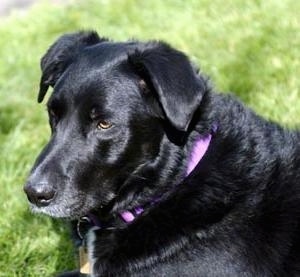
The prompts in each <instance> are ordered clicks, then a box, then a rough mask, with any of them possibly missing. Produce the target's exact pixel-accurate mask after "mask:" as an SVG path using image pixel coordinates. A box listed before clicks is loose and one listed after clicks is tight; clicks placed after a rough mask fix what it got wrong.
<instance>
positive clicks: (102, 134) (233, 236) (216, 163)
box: [25, 32, 300, 277]
mask: <svg viewBox="0 0 300 277" xmlns="http://www.w3.org/2000/svg"><path fill="white" fill-rule="evenodd" d="M42 71H43V74H42V79H41V89H40V93H39V97H38V101H39V102H41V101H42V100H43V98H44V96H45V94H46V92H47V89H48V87H49V86H53V87H54V92H53V93H52V95H51V97H50V99H49V101H48V104H47V105H48V109H49V117H50V125H51V128H52V136H51V139H50V141H49V143H48V145H47V146H46V147H45V149H44V150H43V151H42V153H41V154H40V156H39V158H38V159H37V161H36V163H35V166H34V167H33V169H32V172H31V175H30V177H29V179H28V183H27V184H26V186H25V191H26V192H27V194H28V197H29V199H30V200H31V201H32V202H33V203H36V202H35V201H38V200H36V199H34V196H32V195H31V193H32V190H33V191H34V190H37V189H36V188H39V189H40V190H44V191H46V192H47V193H48V194H49V191H50V192H51V193H53V195H54V196H53V195H51V197H49V195H48V194H46V196H47V197H48V198H49V199H50V198H51V199H50V200H49V199H44V200H47V201H44V204H43V205H35V204H32V208H33V210H35V211H38V212H43V213H46V214H48V215H51V216H54V217H64V218H70V219H77V218H79V217H80V216H83V215H86V214H87V213H89V212H93V213H96V214H97V215H98V216H99V218H100V219H101V220H103V221H109V222H110V224H112V225H113V226H114V227H116V229H115V230H105V229H103V230H96V231H91V232H94V233H95V236H96V239H95V241H94V245H93V246H94V249H93V256H94V259H95V264H94V266H93V273H94V275H93V276H205V277H206V276H230V277H233V276H300V251H299V247H300V240H299V239H300V228H299V227H300V226H299V216H300V184H299V183H300V143H299V141H300V135H299V132H296V131H289V130H285V129H284V128H282V127H280V126H278V125H277V124H275V123H272V122H268V121H266V120H264V119H262V118H261V117H259V116H257V115H256V114H255V113H254V112H253V111H251V110H250V109H248V108H246V107H245V106H244V105H243V104H241V103H240V102H239V101H238V100H236V99H235V98H234V97H233V96H231V95H224V94H218V93H215V92H213V91H212V90H211V88H210V86H209V85H208V82H207V80H206V79H205V78H204V77H203V76H202V75H201V74H199V73H198V72H197V70H196V69H195V68H194V67H193V66H192V65H191V63H190V62H189V60H188V58H187V57H186V56H185V55H184V54H183V53H181V52H179V51H177V50H175V49H173V48H171V47H170V46H168V45H167V44H165V43H162V42H155V41H153V42H148V43H141V42H137V41H131V42H124V43H116V42H111V41H109V40H106V39H103V38H99V37H98V35H97V34H96V33H95V32H79V33H75V34H68V35H64V36H62V37H61V38H59V40H57V41H56V42H55V43H54V45H52V46H51V48H50V49H49V50H48V52H47V53H46V55H45V56H44V57H43V59H42ZM283 93H284V92H283ZM103 120H105V121H106V122H108V123H111V124H112V125H111V127H110V128H108V129H101V128H100V129H99V128H97V126H98V125H99V122H100V121H103ZM214 125H217V127H218V128H217V131H216V133H215V134H214V135H213V138H212V142H211V144H210V146H209V149H208V151H207V153H206V155H205V156H204V158H203V159H202V160H201V162H200V163H199V164H198V166H197V167H196V169H195V170H194V171H193V172H192V174H190V176H188V177H187V178H185V171H186V167H187V163H188V158H189V155H190V152H191V151H192V148H193V143H194V141H195V138H196V137H197V136H198V135H199V134H202V135H203V136H205V135H207V134H209V133H210V132H211V129H212V126H214ZM158 195H164V200H162V201H160V202H159V203H157V204H156V205H154V206H152V207H151V208H148V209H147V210H146V211H145V213H144V214H143V215H141V216H140V217H138V218H137V219H136V220H135V221H134V222H133V223H131V224H126V223H124V222H122V220H120V218H119V216H118V213H119V212H120V211H122V210H127V209H131V208H133V207H136V206H138V205H143V204H147V203H149V201H151V200H152V199H153V198H154V197H157V196H158ZM46 196H45V198H47V197H46ZM52 196H53V198H52ZM48 202H49V203H48Z"/></svg>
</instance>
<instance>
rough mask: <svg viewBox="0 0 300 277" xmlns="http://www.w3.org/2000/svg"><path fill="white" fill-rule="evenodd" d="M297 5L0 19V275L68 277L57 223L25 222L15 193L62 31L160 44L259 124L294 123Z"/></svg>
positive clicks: (21, 198) (39, 8)
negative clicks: (42, 83)
mask: <svg viewBox="0 0 300 277" xmlns="http://www.w3.org/2000/svg"><path fill="white" fill-rule="evenodd" d="M299 10H300V1H295V0H284V1H282V0H273V1H271V0H261V1H260V0H253V1H243V0H232V1H223V0H215V1H210V0H202V1H200V0H190V1H183V0H182V1H180V0H164V1H161V0H151V1H138V0H136V1H133V0H111V1H108V0H86V1H83V0H82V1H81V2H73V4H71V5H70V6H68V7H61V6H53V5H51V4H49V3H47V2H41V3H40V4H38V5H36V6H34V7H33V8H32V9H30V10H29V11H28V12H26V13H14V14H12V15H11V16H9V17H7V18H0V20H1V21H0V185H1V188H0V215H1V216H0V276H5V277H7V276H22V277H24V276H26V277H27V276H52V275H53V272H58V271H61V270H63V269H72V268H73V267H74V266H75V261H74V256H75V254H74V252H73V250H72V247H71V243H70V241H69V239H68V235H67V233H66V231H65V224H64V223H63V222H61V221H57V220H52V219H49V218H47V217H44V216H36V215H35V216H32V215H31V214H30V212H29V210H28V207H27V202H26V199H25V195H24V193H23V190H22V185H23V183H24V181H25V178H26V175H27V173H28V171H29V169H30V167H31V165H32V163H33V161H34V158H35V157H36V155H37V154H38V152H39V151H40V149H41V147H42V145H44V143H45V142H46V140H47V137H48V135H49V128H48V125H47V118H46V113H45V106H44V105H38V104H37V103H36V96H37V91H38V85H39V78H40V69H39V59H40V57H41V55H43V54H44V52H45V50H46V49H47V47H48V46H49V44H50V43H52V42H53V40H54V39H55V38H56V37H57V36H59V35H60V34H62V33H64V32H69V31H74V30H77V29H88V28H93V29H95V30H97V31H98V32H99V33H100V34H101V35H103V36H106V37H110V38H113V39H115V40H125V39H127V38H138V39H163V40H166V41H168V42H170V43H171V44H172V45H173V46H175V47H177V48H179V49H181V50H183V51H185V52H186V53H187V54H188V55H189V56H190V57H191V58H192V60H193V61H194V62H196V63H197V64H198V65H200V66H201V68H202V70H203V71H204V72H206V73H207V74H208V75H209V76H211V78H212V81H213V83H214V84H215V88H216V90H218V91H224V92H227V91H231V92H233V93H235V94H236V95H238V96H239V97H240V98H241V99H242V100H243V101H245V102H246V103H247V104H248V105H250V106H251V107H252V108H253V109H255V110H256V111H257V112H258V113H260V114H262V115H263V116H264V117H267V118H270V119H272V120H275V121H278V122H281V123H282V124H284V125H286V126H288V127H293V126H296V125H299V123H300V119H299V114H300V92H299V88H300V78H299V76H300V59H299V57H300V31H299V30H300V20H299Z"/></svg>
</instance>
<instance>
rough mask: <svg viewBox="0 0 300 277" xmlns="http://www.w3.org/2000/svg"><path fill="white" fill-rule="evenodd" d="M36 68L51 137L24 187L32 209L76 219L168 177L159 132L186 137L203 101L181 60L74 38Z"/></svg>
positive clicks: (149, 48) (141, 46) (163, 50)
mask: <svg viewBox="0 0 300 277" xmlns="http://www.w3.org/2000/svg"><path fill="white" fill-rule="evenodd" d="M41 68H42V77H41V83H40V91H39V95H38V102H41V101H42V100H43V98H44V96H45V94H46V92H47V90H48V88H49V86H51V87H53V93H52V95H51V96H50V98H49V100H48V103H47V107H48V112H49V122H50V126H51V130H52V134H51V138H50V141H49V143H48V144H47V145H46V147H45V148H44V149H43V151H42V152H41V154H40V155H39V157H38V158H37V160H36V162H35V165H34V167H33V169H32V171H31V174H30V176H29V178H28V182H27V184H26V185H25V188H24V189H25V192H26V194H27V196H28V199H29V201H30V202H31V203H32V208H33V210H35V211H38V212H44V213H46V214H49V215H51V216H54V217H68V218H76V217H80V216H82V215H84V214H87V213H89V212H90V211H92V210H97V209H99V207H102V206H105V205H108V204H110V203H112V202H114V203H118V201H121V199H122V200H124V199H133V198H134V197H135V196H138V194H139V193H140V194H142V193H144V192H145V190H144V186H146V185H147V184H148V183H149V186H148V192H149V190H154V189H155V184H156V183H157V184H158V183H159V182H158V180H160V179H161V180H162V179H163V180H164V181H167V178H171V177H172V175H173V177H174V175H176V174H178V171H179V168H181V167H180V165H178V163H181V161H179V162H178V161H177V163H175V162H174V160H176V159H175V158H174V157H173V158H172V160H173V161H172V163H171V162H170V163H169V162H168V159H169V157H168V155H170V154H169V153H168V152H169V151H171V150H172V149H175V148H176V149H177V148H180V147H181V146H178V145H176V143H174V142H171V141H170V140H172V138H171V137H172V135H171V136H170V131H168V130H172V131H171V133H176V132H177V133H179V134H184V133H186V132H187V131H188V130H189V126H190V123H191V120H192V118H193V115H194V113H195V111H196V110H197V108H198V107H199V104H200V102H201V100H202V98H203V95H204V93H205V92H206V85H205V80H204V79H202V78H201V77H200V76H199V75H198V74H197V72H196V70H195V69H194V68H193V66H192V65H191V64H190V62H189V60H188V59H187V57H186V56H185V55H184V54H183V53H181V52H179V51H177V50H175V49H173V48H171V47H170V46H168V45H166V44H164V43H161V42H148V43H140V42H135V41H132V42H124V43H115V42H111V41H108V40H106V39H103V38H100V37H99V36H98V35H97V34H96V33H95V32H79V33H74V34H67V35H64V36H62V37H60V38H59V39H58V40H57V41H56V42H55V43H54V44H53V45H52V46H51V47H50V49H49V50H48V52H47V53H46V54H45V56H44V57H43V58H42V61H41ZM166 141H167V143H168V144H169V146H168V147H165V146H163V144H164V143H166ZM177 160H178V157H177ZM173 167H176V170H175V168H173ZM133 179H134V180H135V182H133V181H132V180H133ZM149 180H150V182H149ZM147 182H148V183H147ZM160 183H161V182H160ZM150 184H151V185H150ZM133 191H134V193H133ZM130 197H131V198H130Z"/></svg>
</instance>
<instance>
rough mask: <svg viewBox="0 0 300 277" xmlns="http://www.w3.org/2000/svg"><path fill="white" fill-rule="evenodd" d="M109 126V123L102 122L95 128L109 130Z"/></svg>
mask: <svg viewBox="0 0 300 277" xmlns="http://www.w3.org/2000/svg"><path fill="white" fill-rule="evenodd" d="M111 126H112V124H111V123H109V122H107V121H104V120H102V121H100V122H99V123H98V125H97V128H98V129H104V130H106V129H109V128H110V127H111Z"/></svg>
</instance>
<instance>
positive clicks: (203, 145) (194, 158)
mask: <svg viewBox="0 0 300 277" xmlns="http://www.w3.org/2000/svg"><path fill="white" fill-rule="evenodd" d="M214 131H216V128H213V132H214ZM211 139H212V134H211V133H210V134H208V135H207V136H205V137H203V136H200V135H199V136H198V138H197V139H196V141H195V143H194V147H193V149H192V152H191V154H190V157H189V161H188V165H187V169H186V174H185V176H186V177H187V176H189V175H190V174H191V172H192V171H193V170H194V169H195V167H196V166H197V164H198V163H199V162H200V161H201V160H202V158H203V156H204V155H205V153H206V151H207V149H208V147H209V145H210V142H211ZM155 202H157V201H153V203H155ZM143 212H144V208H143V207H141V206H139V207H136V208H134V209H133V210H132V211H129V210H125V211H123V212H120V213H119V215H120V217H121V218H122V220H123V221H124V222H126V223H130V222H132V221H134V220H135V218H136V217H137V216H138V215H140V214H142V213H143Z"/></svg>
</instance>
